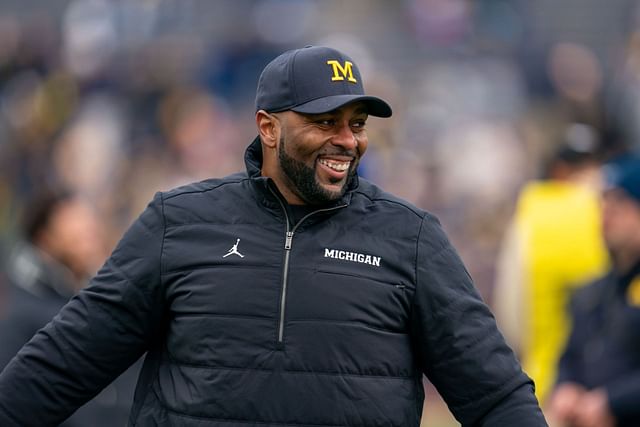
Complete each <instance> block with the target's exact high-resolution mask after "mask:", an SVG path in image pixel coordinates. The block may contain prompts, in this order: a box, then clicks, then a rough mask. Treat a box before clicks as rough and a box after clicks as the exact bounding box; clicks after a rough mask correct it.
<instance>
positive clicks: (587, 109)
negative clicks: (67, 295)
mask: <svg viewBox="0 0 640 427" xmlns="http://www.w3.org/2000/svg"><path fill="white" fill-rule="evenodd" d="M560 3H562V4H560ZM306 44H317V45H330V46H334V47H336V48H338V49H341V50H343V51H345V52H347V53H349V54H350V55H351V56H352V57H353V58H354V60H355V61H356V62H357V63H358V64H359V66H360V69H361V71H362V73H363V75H364V76H367V80H366V81H365V87H366V89H367V91H368V92H370V93H372V94H375V95H379V96H381V97H382V98H384V99H387V100H388V101H389V102H390V103H391V105H392V106H393V108H394V116H393V118H391V119H390V120H386V121H382V120H380V121H379V122H378V121H376V120H375V119H372V120H370V121H369V123H368V124H367V126H368V128H369V140H370V145H369V147H370V148H369V151H368V153H367V155H366V156H365V158H364V159H363V164H362V166H361V174H362V175H363V176H365V177H366V178H368V179H370V180H372V181H374V182H376V183H377V184H379V185H381V186H382V187H383V188H385V189H387V190H389V191H390V192H393V193H395V194H397V195H399V196H401V197H404V198H406V199H408V200H409V201H411V202H413V203H415V204H416V205H418V206H419V207H422V208H425V209H427V210H429V211H432V212H433V213H435V214H436V215H437V216H438V217H439V218H440V219H441V221H442V223H443V225H444V227H445V228H446V229H447V232H448V233H449V235H450V236H451V238H452V240H453V243H454V244H455V246H456V247H457V248H458V249H459V251H460V254H461V256H462V258H463V260H464V261H465V263H466V265H467V267H468V268H469V270H470V273H471V275H472V276H473V278H474V280H475V282H476V285H477V287H478V288H479V290H480V292H481V294H482V296H483V297H484V298H485V299H486V300H487V301H488V302H489V303H490V304H491V305H493V304H494V300H496V299H499V298H495V297H496V295H494V293H495V289H496V287H495V286H494V283H496V280H497V276H499V274H497V271H496V270H499V268H498V267H497V265H498V264H499V263H498V261H497V260H498V254H499V253H500V251H501V249H503V248H504V246H503V245H504V242H505V240H504V239H505V234H506V233H507V228H508V227H507V224H509V223H510V222H511V219H512V217H513V215H514V213H516V207H517V201H518V197H519V193H520V190H521V189H523V187H524V186H525V185H526V184H527V183H529V182H531V181H534V180H539V179H543V178H547V177H549V172H550V171H549V167H550V165H551V163H552V161H553V160H555V159H556V156H557V155H558V154H559V153H560V152H561V151H562V149H563V148H564V147H565V146H566V145H567V144H568V143H570V142H571V143H573V144H578V146H582V147H584V144H585V138H586V139H587V140H588V141H587V142H586V143H588V145H589V147H590V148H589V151H590V153H591V154H593V156H594V157H593V158H594V159H597V160H596V161H597V162H601V161H604V160H606V159H610V158H613V157H615V156H616V155H617V154H619V153H620V152H623V151H626V150H633V149H634V148H637V147H638V141H639V137H640V125H639V123H640V120H639V118H640V102H639V101H638V100H640V96H639V95H640V2H638V1H637V0H610V1H607V2H602V1H601V0H566V1H563V2H556V1H553V0H545V1H536V2H532V1H529V0H509V1H507V0H476V1H471V0H402V1H393V2H391V1H384V0H374V1H365V0H353V1H352V0H350V1H346V2H343V1H338V0H327V1H314V0H305V1H300V0H264V1H253V0H221V1H215V2H208V1H205V0H145V1H137V2H127V1H108V0H50V1H48V2H46V3H42V2H30V1H26V2H25V1H17V0H15V1H14V0H5V1H3V2H2V3H1V4H0V265H3V264H10V263H12V262H13V261H11V260H13V259H14V258H12V257H15V253H14V252H15V248H16V247H19V246H20V242H21V241H22V240H24V239H27V240H28V238H29V236H27V235H26V234H25V233H26V231H25V230H26V228H25V226H24V219H25V217H26V216H28V214H29V213H30V212H31V213H32V212H33V210H34V205H33V203H37V202H38V201H39V202H40V203H41V202H42V197H43V195H45V194H48V195H50V194H51V193H56V192H58V191H60V190H61V189H63V190H64V191H65V192H69V193H71V194H73V195H74V197H77V198H78V200H82V203H85V204H86V206H87V207H88V209H91V215H92V218H91V221H95V223H97V224H99V226H97V227H95V228H92V230H95V234H92V236H94V238H93V239H92V245H91V247H90V248H89V249H87V250H86V251H85V252H84V253H85V254H86V257H87V258H88V259H86V260H85V261H86V262H84V263H82V266H80V267H77V266H76V265H74V266H73V268H71V267H70V266H69V265H67V268H70V269H71V270H73V275H74V276H75V279H74V280H73V281H74V282H76V281H78V282H82V280H83V279H85V278H86V277H88V276H90V275H92V274H93V273H94V272H95V270H96V269H97V268H98V267H99V264H100V260H102V259H104V258H105V257H106V256H107V255H108V253H109V252H110V250H111V249H112V248H113V246H114V245H115V243H116V241H117V239H118V238H119V237H120V236H121V234H122V232H123V231H124V229H125V228H126V227H127V226H128V225H129V224H130V223H131V221H132V220H133V219H134V218H135V217H136V216H137V215H138V214H139V213H140V212H141V210H142V209H143V208H144V206H145V205H146V204H147V203H148V201H149V200H150V199H151V197H152V196H153V194H154V193H155V192H156V191H159V190H166V189H169V188H172V187H175V186H178V185H181V184H184V183H188V182H191V181H195V180H201V179H205V178H208V177H212V176H224V175H227V174H230V173H232V172H235V171H238V170H242V169H243V152H244V149H245V147H246V145H248V143H249V142H250V141H251V140H252V139H253V137H254V136H255V133H256V131H255V124H254V118H253V116H254V105H253V101H254V100H253V96H254V94H255V88H256V84H257V77H258V74H259V72H260V70H261V69H262V68H263V66H264V65H266V63H267V62H268V61H269V60H270V59H272V58H273V57H275V56H276V55H277V54H279V53H281V52H282V51H284V50H287V49H290V48H295V47H300V46H303V45H306ZM576 126H578V127H577V128H578V129H582V131H578V136H576V134H575V132H574V133H573V136H572V137H568V135H569V134H570V131H571V129H573V130H574V131H575V129H576ZM585 129H587V130H586V131H585ZM580 132H582V133H580ZM581 135H582V136H581ZM584 135H588V136H584ZM576 139H577V140H578V142H576ZM573 148H575V149H576V150H577V151H580V148H576V146H575V145H574V146H573ZM594 185H596V186H597V184H594ZM34 200H35V201H36V202H34ZM83 206H85V205H83ZM92 233H94V231H92ZM85 235H86V234H85ZM72 240H73V239H72ZM77 242H80V239H78V240H77ZM31 243H34V242H33V241H32V242H31ZM71 245H73V241H72V242H71ZM64 259H65V260H68V257H67V258H64ZM598 262H600V261H598ZM603 264H604V261H602V263H601V264H599V265H600V266H601V265H603ZM76 267H77V268H76ZM599 268H600V267H599ZM4 270H7V271H8V269H0V271H4ZM596 270H597V268H596ZM501 274H502V273H501ZM0 280H2V279H1V278H0ZM3 295H4V294H3ZM10 305H11V301H10V299H9V298H7V297H3V298H0V312H1V311H2V310H3V309H4V310H5V311H7V310H8V309H7V307H8V306H10Z"/></svg>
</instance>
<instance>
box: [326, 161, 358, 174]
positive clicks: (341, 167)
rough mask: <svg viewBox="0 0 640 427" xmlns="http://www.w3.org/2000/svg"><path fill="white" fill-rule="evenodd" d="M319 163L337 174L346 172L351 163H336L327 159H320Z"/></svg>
mask: <svg viewBox="0 0 640 427" xmlns="http://www.w3.org/2000/svg"><path fill="white" fill-rule="evenodd" d="M320 163H322V164H323V165H325V166H327V167H329V168H331V169H333V170H335V171H338V172H344V171H346V170H347V169H349V165H351V162H336V161H334V160H327V159H320Z"/></svg>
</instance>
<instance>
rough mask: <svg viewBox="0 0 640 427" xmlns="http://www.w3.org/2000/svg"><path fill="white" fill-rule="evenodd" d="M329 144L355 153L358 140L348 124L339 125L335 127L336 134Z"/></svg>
mask: <svg viewBox="0 0 640 427" xmlns="http://www.w3.org/2000/svg"><path fill="white" fill-rule="evenodd" d="M331 142H332V143H333V145H336V146H339V147H343V148H344V149H345V150H347V151H355V149H356V147H357V146H358V140H357V139H356V136H355V134H354V133H353V130H352V129H351V126H350V125H349V123H348V122H345V123H341V124H340V125H339V126H337V127H336V133H335V135H334V136H333V138H332V140H331Z"/></svg>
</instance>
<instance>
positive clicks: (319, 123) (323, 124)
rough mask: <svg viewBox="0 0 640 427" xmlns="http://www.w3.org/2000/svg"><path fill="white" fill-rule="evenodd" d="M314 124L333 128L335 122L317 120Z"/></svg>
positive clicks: (331, 120) (332, 120)
mask: <svg viewBox="0 0 640 427" xmlns="http://www.w3.org/2000/svg"><path fill="white" fill-rule="evenodd" d="M316 124H318V125H320V126H327V127H328V126H333V125H335V124H336V121H335V120H334V119H318V120H316Z"/></svg>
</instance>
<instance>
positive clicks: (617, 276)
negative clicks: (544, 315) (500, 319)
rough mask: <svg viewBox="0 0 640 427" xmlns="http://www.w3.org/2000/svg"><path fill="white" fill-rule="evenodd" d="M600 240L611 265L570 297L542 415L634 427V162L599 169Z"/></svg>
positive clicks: (637, 394)
mask: <svg viewBox="0 0 640 427" xmlns="http://www.w3.org/2000/svg"><path fill="white" fill-rule="evenodd" d="M604 171H605V179H606V187H605V191H604V194H603V206H602V234H603V237H604V240H605V242H606V245H607V247H608V249H609V252H610V255H611V259H612V267H611V269H610V271H609V272H608V273H607V274H606V275H605V276H603V277H601V278H599V279H597V280H595V281H593V282H591V283H590V284H589V285H588V286H586V287H584V288H581V289H580V290H579V291H577V292H576V294H575V295H574V297H573V299H572V303H571V315H572V320H573V328H572V331H571V335H570V337H569V341H568V344H567V347H566V349H565V351H564V354H563V355H562V357H561V359H560V364H559V372H558V382H557V386H556V389H555V391H554V393H553V395H552V397H551V402H550V408H549V416H550V420H551V419H553V420H555V421H557V422H559V423H561V424H562V425H565V426H570V427H637V426H639V425H640V404H639V403H640V157H638V156H636V155H629V156H624V157H622V158H619V159H616V160H614V161H612V162H611V163H610V164H608V165H607V166H606V167H605V169H604Z"/></svg>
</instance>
